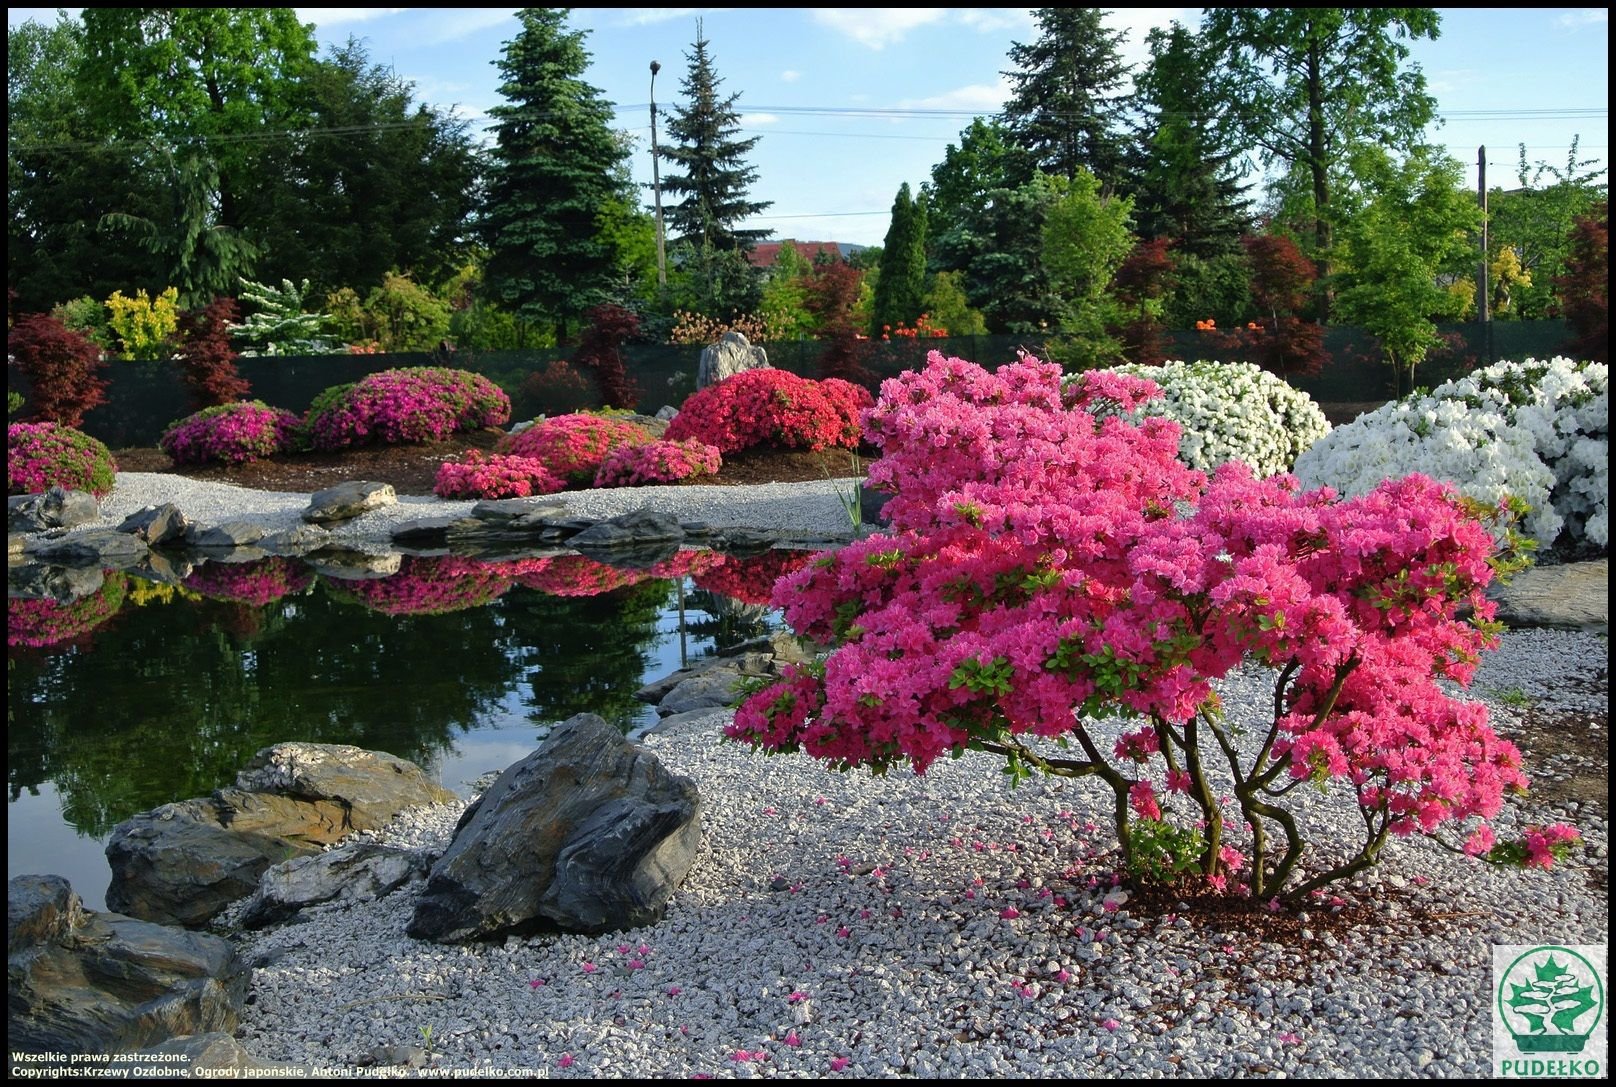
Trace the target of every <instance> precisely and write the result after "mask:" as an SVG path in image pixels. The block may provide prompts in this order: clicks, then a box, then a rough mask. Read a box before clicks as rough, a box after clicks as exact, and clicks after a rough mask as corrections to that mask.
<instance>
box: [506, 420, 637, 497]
mask: <svg viewBox="0 0 1616 1087" xmlns="http://www.w3.org/2000/svg"><path fill="white" fill-rule="evenodd" d="M650 440H651V433H650V431H648V430H646V429H645V428H644V427H642V426H638V425H636V424H634V423H629V422H625V421H623V420H622V419H613V418H611V417H610V416H605V415H585V414H579V415H558V416H556V417H555V418H554V419H542V420H540V421H539V422H537V423H534V424H533V425H532V426H530V427H528V428H527V429H526V430H524V431H522V432H521V433H519V434H512V435H511V436H509V437H508V438H505V439H504V440H503V441H501V442H500V445H499V451H500V452H501V453H507V454H510V455H511V456H516V457H530V458H532V459H533V460H537V461H540V462H542V463H543V464H544V465H545V466H546V467H548V468H549V469H550V471H551V472H552V473H554V474H555V475H557V476H560V477H561V478H562V479H564V480H566V481H567V482H568V483H570V484H573V485H575V486H580V487H588V486H590V485H592V484H593V483H594V482H595V473H596V472H599V471H600V466H601V464H603V463H604V462H605V460H606V458H607V457H608V456H609V455H610V454H612V453H613V452H615V451H616V450H618V449H621V448H622V447H623V446H627V445H644V444H645V443H646V442H649V441H650Z"/></svg>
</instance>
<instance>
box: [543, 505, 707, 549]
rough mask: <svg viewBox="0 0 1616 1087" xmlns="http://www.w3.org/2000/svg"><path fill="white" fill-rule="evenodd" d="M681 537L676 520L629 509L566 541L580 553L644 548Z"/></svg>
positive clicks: (679, 526) (653, 513)
mask: <svg viewBox="0 0 1616 1087" xmlns="http://www.w3.org/2000/svg"><path fill="white" fill-rule="evenodd" d="M684 538H685V530H684V528H683V527H682V526H681V525H680V524H679V519H678V518H676V517H673V516H671V515H669V514H666V513H655V512H653V511H651V510H630V511H629V512H628V513H625V514H621V515H619V516H617V517H613V518H611V519H609V520H606V521H597V522H596V523H595V524H593V525H590V526H589V527H588V528H586V529H584V530H583V531H582V532H580V533H578V534H577V535H576V536H573V537H572V538H571V539H570V540H568V541H567V544H568V546H570V547H575V548H577V549H578V550H580V551H589V550H602V551H615V550H624V549H630V548H633V549H640V548H645V547H647V546H648V545H656V544H673V545H677V544H678V543H679V541H681V540H683V539H684Z"/></svg>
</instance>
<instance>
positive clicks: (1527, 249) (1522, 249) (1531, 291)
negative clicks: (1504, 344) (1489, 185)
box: [1487, 140, 1609, 320]
mask: <svg viewBox="0 0 1616 1087" xmlns="http://www.w3.org/2000/svg"><path fill="white" fill-rule="evenodd" d="M1577 143H1578V141H1576V140H1573V141H1572V144H1571V150H1570V151H1569V152H1568V153H1567V155H1566V164H1565V168H1564V169H1560V168H1559V167H1556V166H1553V165H1551V164H1550V163H1546V162H1539V163H1537V164H1536V166H1532V167H1529V166H1528V165H1527V162H1526V146H1525V145H1524V144H1522V145H1521V148H1520V164H1519V166H1518V168H1517V171H1516V181H1517V185H1518V187H1516V188H1514V189H1510V190H1504V189H1498V188H1494V189H1492V190H1491V191H1490V192H1488V194H1487V214H1488V225H1487V244H1488V248H1489V250H1490V252H1489V254H1488V255H1489V256H1490V257H1491V258H1492V259H1494V260H1496V259H1497V258H1498V255H1499V254H1500V253H1501V252H1502V251H1503V250H1505V249H1513V250H1514V251H1515V260H1516V263H1517V264H1518V266H1519V269H1520V271H1521V273H1522V274H1524V275H1525V276H1526V277H1527V278H1528V279H1530V280H1531V282H1530V283H1527V284H1519V285H1517V286H1516V287H1514V288H1512V289H1511V291H1510V311H1511V313H1510V314H1509V315H1511V316H1516V317H1520V318H1522V319H1523V320H1536V319H1539V318H1543V317H1552V316H1555V315H1557V314H1558V313H1559V312H1561V308H1562V307H1561V305H1560V299H1559V297H1558V295H1557V291H1556V287H1555V281H1556V278H1557V277H1559V276H1561V275H1563V274H1564V273H1565V271H1566V259H1567V258H1568V257H1569V256H1570V253H1571V235H1572V230H1573V228H1574V227H1575V225H1576V223H1577V221H1578V220H1579V219H1581V218H1583V217H1585V216H1587V215H1589V214H1592V213H1594V212H1596V211H1597V209H1599V208H1600V207H1601V206H1602V205H1603V204H1604V203H1605V201H1606V200H1607V199H1608V193H1609V186H1608V184H1607V183H1606V181H1605V180H1604V179H1605V177H1606V176H1607V175H1606V171H1605V169H1604V168H1600V169H1597V170H1590V169H1588V167H1590V166H1592V165H1593V164H1594V163H1593V160H1586V159H1582V160H1579V159H1578V158H1577V155H1578V153H1579V152H1578V149H1577ZM1495 316H1503V315H1502V314H1495Z"/></svg>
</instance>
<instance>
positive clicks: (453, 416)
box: [304, 366, 511, 449]
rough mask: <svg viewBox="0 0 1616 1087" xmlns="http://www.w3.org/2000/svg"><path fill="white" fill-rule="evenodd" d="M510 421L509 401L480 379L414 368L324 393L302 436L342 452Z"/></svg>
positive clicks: (369, 377) (463, 373)
mask: <svg viewBox="0 0 1616 1087" xmlns="http://www.w3.org/2000/svg"><path fill="white" fill-rule="evenodd" d="M510 418H511V400H510V397H509V396H507V395H506V394H505V390H503V389H501V388H500V387H499V386H498V385H496V384H494V383H493V382H492V381H490V380H488V379H487V378H485V377H483V376H482V375H480V374H474V373H471V372H469V371H467V370H451V369H449V368H447V367H442V366H413V367H404V368H402V369H397V370H382V371H380V372H378V373H374V374H370V375H367V376H366V377H364V378H362V379H361V380H359V381H356V382H353V383H351V384H347V385H335V386H332V387H331V388H329V389H327V390H325V391H324V392H322V393H321V394H320V395H319V396H317V397H315V400H314V403H313V404H311V405H310V406H309V411H308V415H307V416H306V418H305V420H304V432H305V434H306V436H307V440H308V442H309V444H310V445H312V446H313V447H314V448H315V449H343V448H346V447H348V446H354V445H397V444H400V443H404V442H434V441H442V440H443V439H445V438H447V437H448V436H449V435H450V434H453V433H456V432H457V431H463V430H477V429H480V428H482V427H491V426H503V425H504V424H506V423H507V422H509V421H510Z"/></svg>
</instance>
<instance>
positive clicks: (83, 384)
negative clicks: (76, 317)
mask: <svg viewBox="0 0 1616 1087" xmlns="http://www.w3.org/2000/svg"><path fill="white" fill-rule="evenodd" d="M6 352H7V353H8V354H9V355H10V356H11V362H12V363H13V364H14V365H15V366H16V367H17V369H19V370H21V371H22V374H23V376H24V377H26V378H27V379H28V403H29V418H30V419H34V420H37V421H39V422H47V423H60V424H62V425H63V426H67V427H76V426H78V425H79V424H80V423H82V422H84V416H85V413H87V412H88V411H89V410H90V409H91V408H93V407H95V406H96V405H97V404H104V403H106V400H107V382H106V379H105V378H103V377H101V376H100V371H101V370H102V369H103V368H105V366H106V363H105V362H103V361H102V360H101V349H100V348H99V347H97V346H96V345H95V342H94V341H93V340H91V339H89V338H88V337H86V336H83V335H80V334H79V333H77V332H74V331H73V330H72V329H70V328H68V327H66V326H65V325H63V324H62V322H60V321H58V320H57V319H56V318H54V317H51V316H50V315H48V314H44V313H29V314H25V315H24V316H22V317H19V318H17V323H16V324H14V325H12V326H11V331H10V332H9V333H7V335H6Z"/></svg>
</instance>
